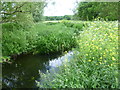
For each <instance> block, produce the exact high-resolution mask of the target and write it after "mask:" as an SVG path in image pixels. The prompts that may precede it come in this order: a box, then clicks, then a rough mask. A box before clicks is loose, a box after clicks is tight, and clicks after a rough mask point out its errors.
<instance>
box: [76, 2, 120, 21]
mask: <svg viewBox="0 0 120 90" xmlns="http://www.w3.org/2000/svg"><path fill="white" fill-rule="evenodd" d="M118 4H119V3H118V2H80V3H79V5H78V8H77V12H76V15H75V17H76V19H77V20H78V19H79V20H94V19H95V18H98V17H100V18H103V19H104V20H110V21H114V20H118Z"/></svg>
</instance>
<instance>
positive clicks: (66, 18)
mask: <svg viewBox="0 0 120 90" xmlns="http://www.w3.org/2000/svg"><path fill="white" fill-rule="evenodd" d="M44 18H45V20H46V21H53V20H72V19H73V15H64V16H45V17H44Z"/></svg>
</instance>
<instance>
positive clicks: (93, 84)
mask: <svg viewBox="0 0 120 90" xmlns="http://www.w3.org/2000/svg"><path fill="white" fill-rule="evenodd" d="M62 23H66V25H70V24H67V23H72V22H66V21H64V22H62ZM84 25H85V26H84V27H83V28H82V31H81V30H80V31H79V32H80V33H79V35H78V36H77V39H76V40H77V43H78V44H79V45H78V47H77V48H75V49H74V50H75V51H79V54H76V55H74V59H72V60H71V61H70V62H67V63H65V64H64V65H62V66H60V67H59V68H60V71H59V73H56V74H54V75H52V77H53V79H52V80H51V78H49V77H51V74H50V73H49V72H48V73H47V74H43V73H40V75H41V78H44V82H37V85H38V86H39V87H44V88H120V87H119V80H118V77H119V73H118V65H119V64H120V63H119V62H118V22H117V21H92V22H90V21H85V22H84ZM86 25H87V27H86ZM73 26H75V25H70V27H73ZM80 26H81V25H80ZM68 27H69V26H68ZM73 28H75V27H73Z"/></svg>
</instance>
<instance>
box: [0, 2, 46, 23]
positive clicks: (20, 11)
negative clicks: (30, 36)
mask: <svg viewBox="0 0 120 90" xmlns="http://www.w3.org/2000/svg"><path fill="white" fill-rule="evenodd" d="M1 5H2V10H1V16H2V21H1V22H2V23H3V22H24V23H26V22H28V23H30V22H33V21H40V20H41V17H42V14H43V8H44V6H45V2H3V1H1Z"/></svg>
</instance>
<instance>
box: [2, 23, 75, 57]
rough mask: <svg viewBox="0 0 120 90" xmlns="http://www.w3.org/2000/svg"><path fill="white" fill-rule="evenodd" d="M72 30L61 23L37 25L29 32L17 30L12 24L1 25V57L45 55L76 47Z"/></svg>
mask: <svg viewBox="0 0 120 90" xmlns="http://www.w3.org/2000/svg"><path fill="white" fill-rule="evenodd" d="M8 29H10V30H8ZM74 30H75V29H72V28H69V27H66V26H65V25H64V24H62V23H60V24H56V25H45V24H42V23H37V24H35V26H34V27H32V28H31V29H30V28H29V30H24V29H22V28H19V26H15V24H13V23H12V24H10V23H9V24H3V41H2V43H3V46H2V51H3V52H2V53H3V56H9V55H19V54H21V53H30V52H32V53H41V54H46V53H51V52H61V51H64V50H68V49H71V48H72V47H75V46H76V45H77V42H76V39H75V35H73V34H74Z"/></svg>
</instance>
